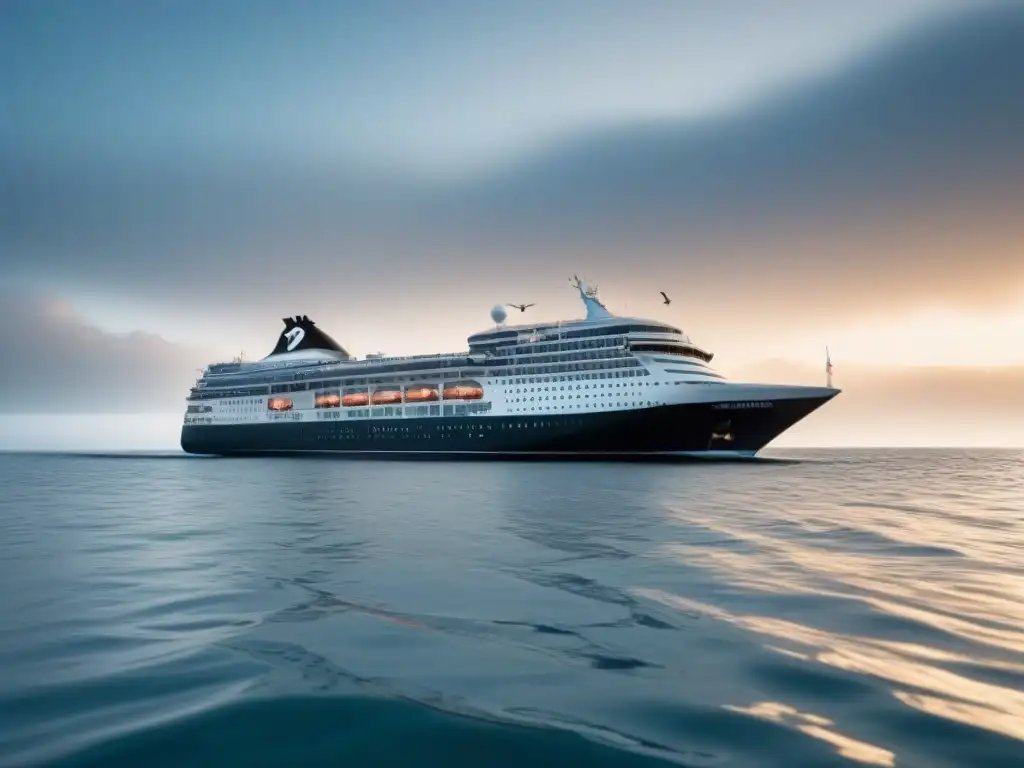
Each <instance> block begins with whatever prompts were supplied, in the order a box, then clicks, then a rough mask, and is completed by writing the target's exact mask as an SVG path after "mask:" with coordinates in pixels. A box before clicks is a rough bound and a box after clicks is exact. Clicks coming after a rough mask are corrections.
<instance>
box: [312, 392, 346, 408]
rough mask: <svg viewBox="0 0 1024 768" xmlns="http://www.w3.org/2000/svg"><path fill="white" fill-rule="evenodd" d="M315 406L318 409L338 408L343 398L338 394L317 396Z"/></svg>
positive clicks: (327, 393) (326, 393) (331, 393)
mask: <svg viewBox="0 0 1024 768" xmlns="http://www.w3.org/2000/svg"><path fill="white" fill-rule="evenodd" d="M315 404H316V407H317V408H337V407H338V406H339V405H341V396H340V395H338V393H337V392H325V393H324V394H322V395H317V396H316V400H315Z"/></svg>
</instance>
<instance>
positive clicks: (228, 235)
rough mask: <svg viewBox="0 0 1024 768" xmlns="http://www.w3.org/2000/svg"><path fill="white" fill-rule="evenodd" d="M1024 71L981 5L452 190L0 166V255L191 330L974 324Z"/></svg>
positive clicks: (1008, 252)
mask: <svg viewBox="0 0 1024 768" xmlns="http://www.w3.org/2000/svg"><path fill="white" fill-rule="evenodd" d="M1022 69H1024V9H1021V8H1020V7H999V8H997V9H996V10H986V11H984V12H979V13H976V14H973V15H966V16H963V17H960V18H957V19H956V20H955V21H953V22H949V21H947V22H945V23H944V24H942V25H939V26H936V27H928V28H926V29H924V30H923V31H921V30H919V31H918V32H916V33H914V34H913V35H910V36H908V37H905V38H902V39H901V40H900V41H899V42H897V43H893V44H891V45H890V46H889V47H888V48H885V49H884V50H881V51H879V52H877V53H876V54H875V55H874V56H873V57H871V58H869V59H868V60H866V61H863V62H861V63H859V64H858V65H856V66H855V67H853V68H851V69H848V70H845V71H843V72H840V73H837V74H834V75H832V76H831V77H829V78H827V79H824V80H822V81H820V82H818V83H817V84H814V85H810V86H808V85H805V86H803V87H802V88H800V89H794V90H791V91H790V92H787V93H785V94H778V93H776V94H766V95H765V97H764V98H763V99H762V101H761V102H760V103H759V104H758V105H756V106H754V107H750V108H748V109H747V110H745V111H743V112H736V113H734V114H731V115H729V116H728V117H725V118H718V119H716V120H714V121H710V122H703V123H694V122H685V123H673V122H660V123H654V124H644V125H636V124H630V125H625V126H622V127H620V128H616V129H614V130H604V131H598V132H591V133H581V134H579V135H577V136H575V137H573V138H572V139H570V140H566V141H564V142H561V143H559V144H557V145H555V146H553V147H551V148H550V149H549V150H548V151H546V152H543V153H540V154H538V155H537V156H535V157H533V158H532V159H530V160H528V161H523V162H517V163H515V164H513V165H512V166H511V167H509V168H505V169H498V170H494V171H492V172H489V173H487V174H485V175H482V176H480V177H476V178H473V179H472V180H469V181H465V182H459V183H441V182H438V181H436V180H430V179H422V178H415V177H412V176H403V175H400V174H390V175H380V174H378V173H375V172H370V171H368V170H366V169H365V168H359V167H357V166H355V165H352V164H346V163H341V162H338V163H334V164H332V163H320V164H312V163H310V164H302V163H300V162H298V161H295V160H293V159H289V156H288V154H287V152H285V151H283V150H282V152H281V153H280V154H279V155H273V156H261V155H258V154H251V153H250V154H248V155H246V154H245V153H243V152H241V151H239V152H238V153H236V154H231V153H223V154H214V153H194V154H182V153H177V154H175V153H169V154H167V155H147V156H144V157H140V156H138V155H137V154H127V153H126V154H125V155H124V156H117V155H109V156H108V155H103V156H98V155H97V156H87V157H81V156H76V155H73V154H67V153H62V154H54V155H52V156H43V157H40V156H37V155H31V154H15V155H12V154H9V153H8V154H6V155H2V156H0V179H2V180H3V181H0V184H3V185H4V186H2V187H0V196H2V202H3V203H4V204H3V205H0V248H2V249H3V250H4V251H5V252H6V253H8V254H11V258H10V263H8V264H7V265H6V271H7V275H8V276H9V277H10V278H11V279H12V280H13V281H17V282H20V283H25V284H35V285H39V284H43V285H46V286H53V285H56V286H59V287H60V288H61V289H67V290H77V291H89V292H91V293H92V294H94V295H103V296H106V297H110V298H114V299H119V300H122V301H127V300H129V298H126V297H131V298H134V299H136V300H138V301H145V302H157V303H162V304H163V305H164V306H172V305H173V306H188V307H190V308H191V309H192V310H193V311H197V312H203V313H206V314H207V315H208V316H215V315H216V314H217V313H222V314H223V313H227V312H238V311H239V308H240V307H243V306H247V307H249V308H253V307H266V306H267V304H268V303H269V302H271V301H277V300H281V299H282V297H285V298H287V300H288V302H289V304H290V306H297V305H298V304H299V303H300V302H303V303H304V304H306V305H308V304H323V303H326V302H332V301H334V300H335V299H339V300H340V301H342V302H345V303H356V304H358V303H359V302H361V301H365V300H366V297H367V296H369V295H371V294H377V295H380V294H382V293H383V288H382V287H381V286H382V285H385V284H386V285H388V294H389V299H390V300H392V301H396V302H398V301H400V300H401V299H402V298H405V299H409V300H411V299H413V298H414V297H415V298H418V297H419V296H421V295H422V294H423V293H424V292H425V291H429V292H430V294H431V295H432V296H433V297H434V299H435V301H436V302H438V303H439V304H441V305H443V304H445V303H447V302H448V300H461V298H462V297H464V295H465V291H466V289H467V287H469V286H479V285H482V284H488V285H509V284H512V283H517V282H518V283H520V284H521V283H522V281H523V276H524V275H542V274H543V275H549V276H550V278H551V279H552V280H554V279H561V278H562V276H563V274H567V273H571V272H575V271H584V272H586V273H587V274H589V275H591V276H597V277H599V279H600V280H601V282H602V283H604V284H606V285H607V284H616V285H618V286H622V287H623V290H624V292H625V293H627V294H628V293H629V292H631V291H641V290H642V291H646V292H650V291H651V290H656V289H660V288H662V287H669V288H671V287H672V286H677V288H676V290H675V293H677V294H682V296H681V299H682V301H684V302H685V303H686V305H687V307H688V308H689V311H692V312H694V313H701V314H706V315H708V316H715V315H716V314H720V313H722V312H723V311H724V312H727V313H728V314H730V315H735V314H736V313H741V314H744V316H745V317H747V319H749V317H753V316H757V317H758V318H759V319H758V323H759V325H760V326H761V327H763V328H765V329H768V328H782V327H790V328H792V327H796V326H800V325H801V324H806V323H807V322H809V321H810V320H812V319H816V318H820V317H821V316H822V315H826V314H827V315H828V316H830V317H833V318H836V317H839V316H840V315H844V316H851V315H856V314H858V313H859V314H863V313H864V312H866V311H876V310H878V309H879V308H880V307H884V308H886V309H893V308H899V307H910V306H914V305H916V304H919V303H921V302H925V301H927V302H932V303H936V302H937V303H945V304H961V305H973V306H979V305H982V304H984V305H990V304H991V303H993V302H996V301H1010V300H1011V299H1013V298H1016V295H1015V294H1016V292H1018V291H1019V286H1020V283H1021V281H1022V279H1024V258H1022V257H1021V256H1022V254H1024V220H1022V219H1021V217H1020V216H1019V211H1017V210H1016V207H1015V204H1016V201H1018V200H1019V199H1021V196H1022V195H1024V101H1022V100H1021V98H1020V90H1019V82H1018V81H1017V78H1016V77H1015V73H1017V72H1020V71H1021V70H1022ZM495 298H496V299H497V300H502V299H501V298H500V297H495ZM365 306H367V307H369V306H370V305H369V304H366V305H365ZM724 307H728V309H723V308H724ZM378 309H379V308H378ZM288 311H292V310H291V309H289V310H288ZM302 311H305V310H302ZM410 319H411V318H410V317H409V316H408V315H402V316H401V317H400V318H399V320H400V321H401V322H402V323H408V322H409V321H410Z"/></svg>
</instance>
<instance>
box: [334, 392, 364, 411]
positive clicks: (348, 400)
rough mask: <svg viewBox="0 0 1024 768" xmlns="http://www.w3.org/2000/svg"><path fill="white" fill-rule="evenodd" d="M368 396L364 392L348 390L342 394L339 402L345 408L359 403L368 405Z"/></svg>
mask: <svg viewBox="0 0 1024 768" xmlns="http://www.w3.org/2000/svg"><path fill="white" fill-rule="evenodd" d="M369 403H370V396H369V395H368V394H367V393H366V392H349V393H348V394H347V395H342V397H341V404H342V405H343V406H345V407H346V408H353V407H356V406H360V405H369Z"/></svg>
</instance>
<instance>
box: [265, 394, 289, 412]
mask: <svg viewBox="0 0 1024 768" xmlns="http://www.w3.org/2000/svg"><path fill="white" fill-rule="evenodd" d="M293 406H294V403H292V401H291V400H289V399H288V398H287V397H272V398H270V399H269V400H267V410H269V411H290V410H291V409H292V407H293Z"/></svg>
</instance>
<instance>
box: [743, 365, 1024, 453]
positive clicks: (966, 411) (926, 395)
mask: <svg viewBox="0 0 1024 768" xmlns="http://www.w3.org/2000/svg"><path fill="white" fill-rule="evenodd" d="M728 373H729V374H730V378H733V379H735V380H746V381H773V382H777V383H780V384H821V383H823V382H824V371H823V370H815V369H813V368H810V367H808V366H804V365H800V364H797V363H793V362H792V361H786V360H764V361H760V362H758V363H754V364H752V365H748V366H744V367H741V368H737V369H736V370H735V371H729V372H728ZM834 383H835V385H836V386H837V387H839V388H840V389H842V393H841V394H840V395H839V396H838V397H836V398H835V399H834V400H832V401H830V402H829V403H828V405H827V406H825V407H824V408H821V409H820V410H818V411H816V412H815V413H814V414H812V415H811V416H810V417H808V418H807V419H805V420H804V421H802V422H800V423H799V424H797V425H796V426H795V427H794V428H793V429H792V430H790V431H789V432H787V433H785V434H784V435H783V436H782V437H781V438H780V439H779V441H778V444H779V445H804V446H829V445H848V446H987V447H1024V366H1002V367H993V368H957V367H940V366H934V367H902V368H900V367H891V366H865V365H843V366H839V367H837V368H836V371H835V379H834Z"/></svg>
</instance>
